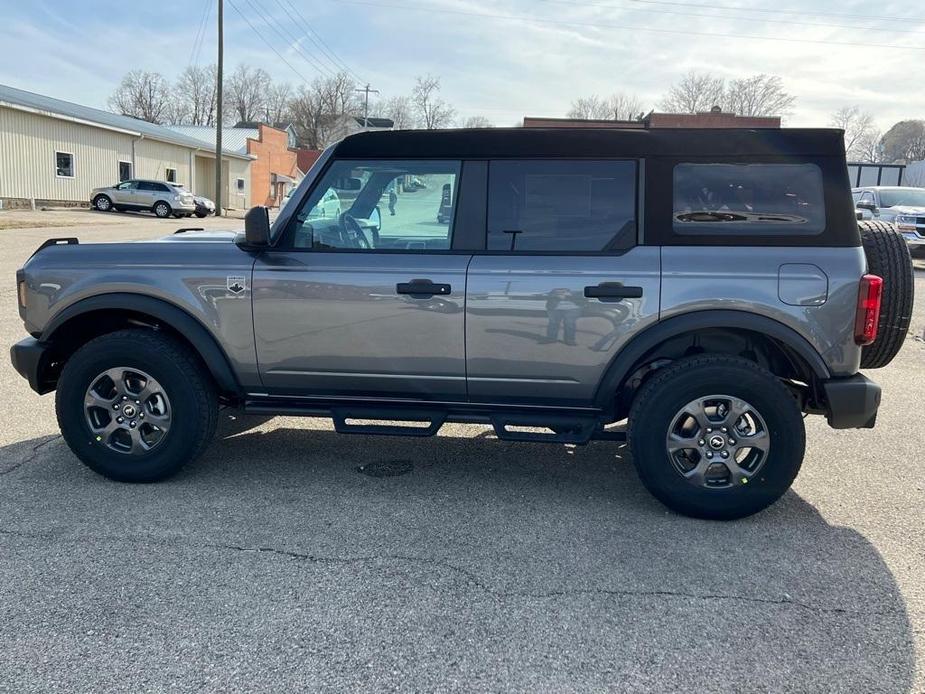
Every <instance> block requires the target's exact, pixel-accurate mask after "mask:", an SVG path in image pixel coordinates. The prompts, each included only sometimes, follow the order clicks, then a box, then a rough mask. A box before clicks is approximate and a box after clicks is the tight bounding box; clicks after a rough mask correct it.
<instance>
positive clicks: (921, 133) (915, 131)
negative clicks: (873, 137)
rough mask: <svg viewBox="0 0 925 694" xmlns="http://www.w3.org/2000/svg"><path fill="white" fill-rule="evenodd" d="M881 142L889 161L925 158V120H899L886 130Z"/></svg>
mask: <svg viewBox="0 0 925 694" xmlns="http://www.w3.org/2000/svg"><path fill="white" fill-rule="evenodd" d="M880 144H881V145H882V147H883V158H884V159H885V160H886V161H888V162H895V161H906V162H910V161H920V160H922V159H925V121H921V120H903V121H899V122H898V123H896V124H895V125H894V126H893V127H892V128H890V129H889V130H887V131H886V134H885V135H884V136H883V139H882V140H881V141H880Z"/></svg>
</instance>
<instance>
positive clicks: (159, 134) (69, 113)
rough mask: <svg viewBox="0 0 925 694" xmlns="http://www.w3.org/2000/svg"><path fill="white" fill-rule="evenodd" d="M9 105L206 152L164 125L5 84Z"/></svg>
mask: <svg viewBox="0 0 925 694" xmlns="http://www.w3.org/2000/svg"><path fill="white" fill-rule="evenodd" d="M3 105H8V106H12V107H14V108H15V107H20V108H25V109H28V110H30V111H35V112H36V113H39V114H44V115H48V116H50V117H53V118H54V117H59V118H65V119H69V120H74V121H80V122H84V123H86V124H88V125H96V126H98V127H102V128H108V129H111V130H120V131H123V132H126V133H130V134H133V135H144V136H145V137H146V138H150V139H152V140H158V141H160V142H169V143H171V144H175V145H181V146H183V147H190V148H192V149H207V148H206V147H203V140H202V139H197V138H193V137H189V136H187V135H183V134H181V133H179V132H177V131H175V130H172V129H170V128H168V127H165V126H163V125H157V124H155V123H149V122H147V121H143V120H140V119H138V118H132V117H131V116H122V115H119V114H118V113H110V112H109V111H103V110H101V109H98V108H91V107H89V106H82V105H81V104H75V103H72V102H70V101H63V100H61V99H54V98H52V97H50V96H45V95H43V94H35V93H34V92H27V91H25V90H23V89H16V88H15V87H10V86H8V85H5V84H0V106H3ZM212 147H213V148H214V147H215V140H214V138H213V140H212ZM222 152H223V153H224V154H227V155H229V156H233V157H238V158H243V159H251V158H252V157H250V156H249V155H247V154H243V155H242V153H240V152H237V151H235V150H233V149H225V148H224V147H222Z"/></svg>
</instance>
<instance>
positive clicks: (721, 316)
mask: <svg viewBox="0 0 925 694" xmlns="http://www.w3.org/2000/svg"><path fill="white" fill-rule="evenodd" d="M708 328H738V329H741V330H751V331H753V332H757V333H761V334H763V335H767V336H768V337H771V338H773V339H775V340H777V341H778V342H780V343H782V344H784V345H786V346H787V347H789V348H790V349H791V350H793V351H794V353H796V354H797V355H798V356H799V357H800V358H802V359H803V360H804V361H805V362H806V363H807V364H808V365H809V367H810V368H811V369H812V370H813V373H814V374H815V375H816V377H817V378H819V379H820V380H826V379H829V378H831V374H830V373H829V368H828V366H826V363H825V360H823V358H822V357H821V356H820V354H819V352H818V351H817V350H816V348H815V347H813V346H812V344H810V342H809V341H808V340H807V339H806V338H805V337H803V336H802V335H800V333H798V332H797V331H796V330H794V329H793V328H791V327H789V326H787V325H784V324H783V323H781V322H780V321H777V320H774V319H773V318H768V317H767V316H762V315H760V314H757V313H748V312H747V311H734V310H722V309H720V310H708V311H694V312H692V313H685V314H682V315H680V316H674V317H672V318H667V319H665V320H663V321H660V322H658V323H656V324H655V325H652V326H651V327H649V328H648V329H646V330H645V331H643V332H642V333H640V334H639V335H636V336H635V337H633V338H632V339H631V340H630V341H629V342H628V343H627V344H626V345H625V346H624V347H623V349H621V350H620V351H619V352H618V353H617V356H615V357H614V358H613V360H612V361H611V362H610V365H609V366H608V367H607V370H606V371H605V372H604V376H603V378H602V379H601V382H600V384H599V385H598V387H597V392H596V393H595V395H594V404H595V406H596V407H600V408H604V409H606V408H607V407H608V405H609V404H610V402H611V401H612V399H613V397H614V394H615V393H616V392H617V390H618V389H619V388H620V386H622V385H623V383H624V381H625V380H626V379H627V378H628V377H629V376H630V375H631V374H632V369H633V367H634V366H635V365H636V364H637V362H639V360H641V359H642V358H643V357H644V356H645V355H646V354H647V353H648V352H649V351H650V350H652V349H654V348H655V347H657V346H658V345H660V344H661V343H663V342H665V341H666V340H669V339H671V338H673V337H677V336H678V335H683V334H684V333H689V332H695V331H697V330H704V329H708Z"/></svg>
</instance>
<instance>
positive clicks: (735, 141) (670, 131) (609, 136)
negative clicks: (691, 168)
mask: <svg viewBox="0 0 925 694" xmlns="http://www.w3.org/2000/svg"><path fill="white" fill-rule="evenodd" d="M334 154H335V156H337V157H338V158H349V159H355V158H356V159H359V158H371V157H375V158H394V159H413V158H446V159H490V158H509V157H525V158H534V159H536V158H545V157H648V156H667V157H673V156H680V157H689V156H696V157H701V156H706V157H710V156H723V157H735V156H740V155H741V156H797V157H799V156H840V157H844V156H845V147H844V132H843V131H842V130H837V129H833V128H653V129H647V130H644V129H638V130H637V129H625V130H624V129H620V128H470V129H458V130H392V131H381V132H365V133H358V134H356V135H350V136H349V137H346V138H344V139H343V140H342V141H341V142H340V143H338V144H337V145H336V148H335V152H334Z"/></svg>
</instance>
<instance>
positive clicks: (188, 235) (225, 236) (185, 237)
mask: <svg viewBox="0 0 925 694" xmlns="http://www.w3.org/2000/svg"><path fill="white" fill-rule="evenodd" d="M242 233H244V232H243V231H231V230H228V231H224V230H221V229H209V230H208V231H206V230H205V229H196V230H192V231H184V232H182V233H173V234H171V235H170V236H163V237H161V238H159V239H156V242H157V243H180V242H193V243H228V242H230V241H234V240H235V237H236V236H237V235H238V234H242ZM148 243H150V242H148Z"/></svg>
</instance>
